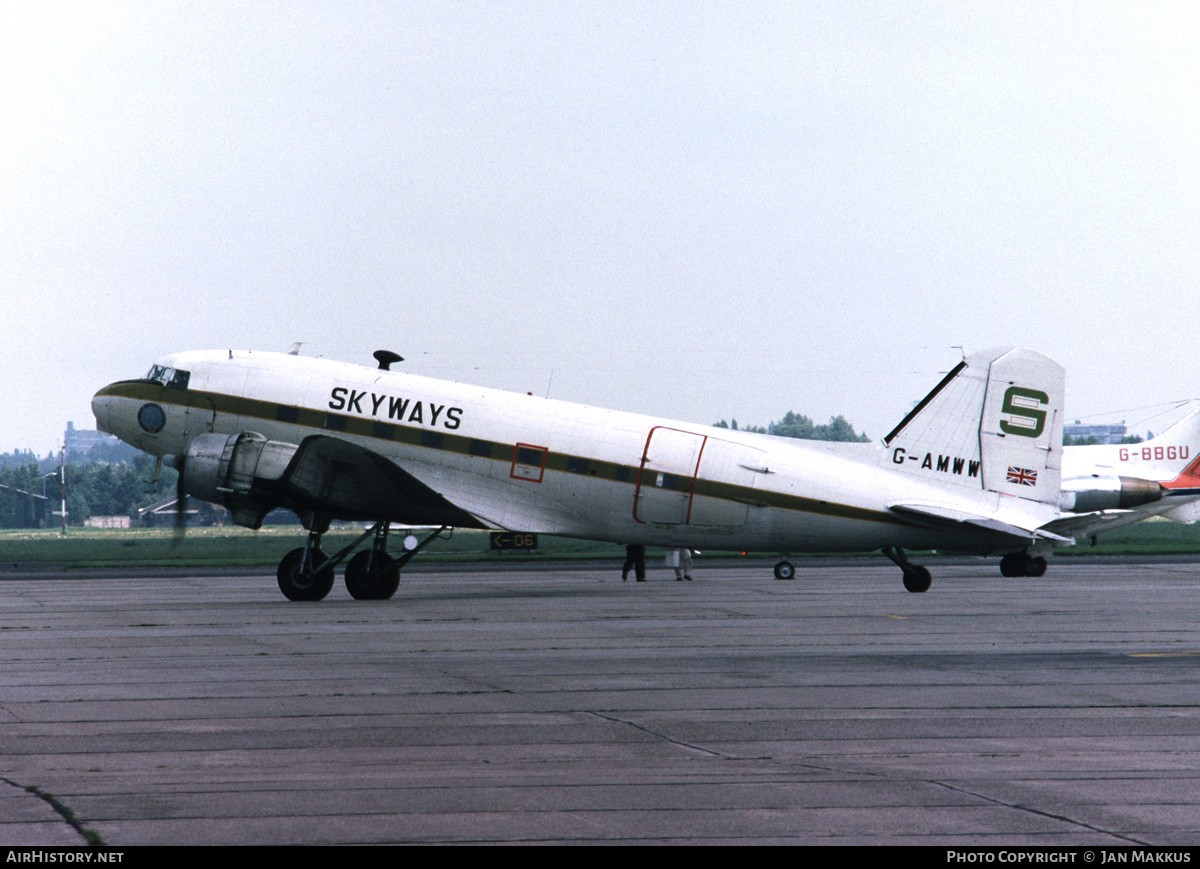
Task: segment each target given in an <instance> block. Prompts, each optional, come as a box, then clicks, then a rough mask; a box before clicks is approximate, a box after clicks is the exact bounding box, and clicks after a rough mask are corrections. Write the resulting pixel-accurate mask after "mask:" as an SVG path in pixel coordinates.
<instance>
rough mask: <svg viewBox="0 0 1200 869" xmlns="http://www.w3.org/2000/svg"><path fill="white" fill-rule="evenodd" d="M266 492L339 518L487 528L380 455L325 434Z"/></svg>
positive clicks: (304, 446) (302, 448) (303, 448)
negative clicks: (386, 519) (270, 491)
mask: <svg viewBox="0 0 1200 869" xmlns="http://www.w3.org/2000/svg"><path fill="white" fill-rule="evenodd" d="M271 488H272V489H273V490H275V491H276V492H277V493H278V494H280V495H282V496H284V498H285V499H286V500H287V501H288V506H289V508H291V509H298V510H313V511H318V512H329V513H333V514H334V515H335V516H337V517H338V518H346V519H363V520H371V519H379V518H380V517H387V518H388V519H389V520H391V521H394V522H399V523H402V524H406V525H431V526H438V525H452V526H455V527H458V528H484V527H486V526H485V525H484V524H483V523H482V522H480V521H479V520H478V519H477V518H476V517H475V516H473V515H471V514H470V513H468V512H467V511H466V510H463V509H461V508H459V507H458V506H456V505H455V504H453V503H451V502H450V501H449V500H447V499H446V498H445V497H443V496H442V495H440V494H439V493H437V492H436V491H434V490H433V489H431V488H429V486H427V485H425V484H424V483H422V482H421V481H420V480H418V479H417V478H416V477H414V476H413V475H412V474H410V473H408V472H407V471H405V470H404V469H402V468H401V467H399V466H398V465H396V464H395V463H394V462H392V461H389V460H388V459H386V458H384V457H383V456H381V455H380V454H379V453H376V452H372V451H371V450H368V449H365V448H363V447H360V446H357V445H355V444H352V443H350V442H349V441H344V440H340V439H338V438H333V437H327V436H325V435H313V436H312V437H307V438H305V439H304V440H303V441H301V442H300V445H299V447H298V448H297V449H296V453H295V455H294V456H293V457H292V459H291V461H290V462H289V463H288V466H287V470H285V471H284V472H283V475H282V476H281V477H280V478H279V479H278V480H276V481H274V482H273V483H272V484H271ZM292 505H295V506H292Z"/></svg>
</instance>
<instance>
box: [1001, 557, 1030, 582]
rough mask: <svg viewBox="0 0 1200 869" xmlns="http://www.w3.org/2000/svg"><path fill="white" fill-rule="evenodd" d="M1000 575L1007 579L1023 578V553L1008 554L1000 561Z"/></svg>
mask: <svg viewBox="0 0 1200 869" xmlns="http://www.w3.org/2000/svg"><path fill="white" fill-rule="evenodd" d="M1000 575H1001V576H1007V577H1010V578H1011V577H1014V576H1024V575H1025V554H1024V553H1023V552H1010V553H1009V554H1008V555H1006V556H1004V557H1003V558H1001V559H1000Z"/></svg>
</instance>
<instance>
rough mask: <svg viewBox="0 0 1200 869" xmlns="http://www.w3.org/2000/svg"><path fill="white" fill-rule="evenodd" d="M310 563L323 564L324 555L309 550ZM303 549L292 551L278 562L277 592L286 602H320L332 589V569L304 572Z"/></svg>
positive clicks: (317, 551) (315, 550)
mask: <svg viewBox="0 0 1200 869" xmlns="http://www.w3.org/2000/svg"><path fill="white" fill-rule="evenodd" d="M311 559H312V561H311V562H310V563H315V564H323V563H324V561H325V554H324V553H323V552H321V550H319V549H313V550H311ZM303 568H304V547H303V546H302V547H300V548H299V549H293V550H292V551H291V552H289V553H288V554H287V555H285V556H283V560H282V561H280V562H279V570H278V571H277V574H276V575H277V576H278V578H279V590H280V591H282V592H283V596H284V597H286V598H287V599H288V600H322V599H324V597H325V595H327V594H329V590H330V589H331V588H333V568H332V567H328V566H327V567H323V568H321V569H320V570H313V571H305V570H304V569H303Z"/></svg>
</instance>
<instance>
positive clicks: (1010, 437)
mask: <svg viewBox="0 0 1200 869" xmlns="http://www.w3.org/2000/svg"><path fill="white" fill-rule="evenodd" d="M1065 382H1066V378H1065V374H1064V371H1063V368H1062V366H1061V365H1059V364H1058V363H1057V362H1054V361H1053V360H1051V359H1049V358H1047V357H1045V356H1043V355H1041V354H1040V353H1034V352H1033V351H1032V350H1013V349H1010V348H1001V349H998V350H986V351H983V352H981V353H976V354H975V355H973V356H971V357H969V358H967V359H965V360H964V361H963V362H961V363H959V364H958V366H957V367H955V368H954V370H953V371H951V372H950V373H949V374H948V375H946V377H945V379H943V380H942V382H941V383H939V384H938V385H937V386H936V387H934V389H933V391H932V392H930V393H929V395H927V396H925V398H924V399H923V400H922V401H921V402H920V403H919V404H918V405H917V406H916V407H915V408H913V410H912V412H910V413H909V414H908V416H906V417H905V418H904V420H903V421H902V422H901V423H900V424H899V425H898V426H896V428H895V429H893V430H892V432H891V434H889V435H888V436H887V437H886V438H884V444H885V445H886V446H887V447H888V453H887V454H888V456H889V457H890V458H891V461H892V464H893V465H894V466H895V467H896V469H897V470H903V471H905V472H907V473H911V474H913V475H914V476H916V477H919V478H922V479H925V480H928V481H930V482H934V481H942V482H946V483H949V484H953V485H959V486H964V487H967V488H972V489H985V490H988V491H992V492H998V493H1000V494H1003V495H1013V496H1016V497H1019V498H1025V499H1028V500H1031V501H1040V502H1042V503H1046V504H1057V503H1058V490H1059V483H1060V479H1061V474H1062V407H1063V393H1064V391H1065Z"/></svg>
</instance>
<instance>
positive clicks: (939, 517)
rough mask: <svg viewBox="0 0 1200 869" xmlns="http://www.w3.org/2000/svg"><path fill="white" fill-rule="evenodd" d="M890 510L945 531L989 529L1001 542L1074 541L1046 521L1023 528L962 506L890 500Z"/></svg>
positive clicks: (1025, 544)
mask: <svg viewBox="0 0 1200 869" xmlns="http://www.w3.org/2000/svg"><path fill="white" fill-rule="evenodd" d="M890 509H891V511H892V512H893V513H898V514H900V515H901V516H904V517H906V518H909V519H912V520H915V521H916V522H918V523H919V524H923V525H925V526H927V527H930V528H939V529H943V530H947V531H962V530H963V526H967V527H969V528H977V529H979V530H982V531H990V532H992V533H993V534H996V535H998V536H999V537H1000V538H1002V540H1003V542H1004V543H1010V544H1020V545H1021V546H1028V545H1029V544H1030V543H1032V542H1036V541H1038V540H1050V541H1053V542H1054V543H1058V544H1061V545H1067V546H1069V545H1071V544H1073V543H1074V542H1075V541H1074V540H1073V539H1072V538H1070V537H1063V536H1061V535H1059V534H1058V533H1057V532H1056V531H1051V530H1049V525H1053V524H1054V523H1049V525H1043V526H1038V527H1031V528H1023V527H1021V526H1019V525H1013V524H1011V523H1009V522H1004V521H1001V520H999V519H996V518H995V517H994V516H990V515H988V514H986V513H970V512H967V511H964V510H954V509H951V508H948V507H943V506H941V505H938V504H892V505H891V507H890Z"/></svg>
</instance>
